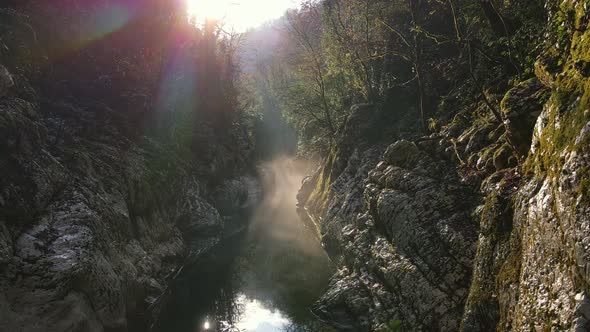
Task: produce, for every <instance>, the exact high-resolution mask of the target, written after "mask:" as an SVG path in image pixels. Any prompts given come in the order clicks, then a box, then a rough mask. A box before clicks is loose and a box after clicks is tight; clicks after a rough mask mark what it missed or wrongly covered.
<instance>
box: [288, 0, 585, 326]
mask: <svg viewBox="0 0 590 332" xmlns="http://www.w3.org/2000/svg"><path fill="white" fill-rule="evenodd" d="M587 5H588V4H587V2H585V1H566V2H564V4H563V5H562V6H561V8H560V9H559V10H558V12H557V13H555V12H554V13H551V15H550V22H551V20H553V19H555V18H556V17H561V16H560V15H561V14H560V11H561V13H564V12H567V13H572V16H570V17H569V19H570V20H571V22H568V24H572V25H573V26H575V27H576V29H577V30H576V31H575V32H574V33H573V39H572V40H571V44H568V45H567V46H565V47H568V48H567V54H559V55H556V54H552V53H549V52H548V53H547V54H545V55H543V57H541V59H539V60H538V61H537V63H536V65H535V67H536V76H537V78H533V79H530V80H527V81H523V82H521V83H518V84H515V85H514V86H513V87H512V88H510V89H509V90H508V91H506V93H505V95H504V96H499V98H500V99H501V100H502V102H501V103H500V106H501V116H502V122H501V123H500V122H498V120H497V118H495V117H494V116H492V114H489V116H487V117H484V118H483V120H482V118H481V117H478V116H476V115H474V112H473V111H472V110H473V109H477V108H478V107H481V104H478V103H477V102H476V103H474V104H473V105H470V109H466V110H465V111H462V112H459V114H458V115H457V116H455V117H454V119H453V120H452V121H450V122H448V123H446V124H443V125H442V126H441V129H440V130H439V131H438V132H437V133H435V134H432V135H431V136H429V137H419V136H416V135H404V134H402V133H397V134H393V135H388V138H382V139H380V140H379V143H378V144H375V143H374V142H373V143H372V142H368V141H367V139H363V137H367V136H366V135H365V134H366V133H367V132H370V131H371V130H373V131H375V130H376V129H374V128H377V127H376V126H371V125H368V126H369V127H368V128H360V129H359V126H362V125H363V124H367V123H371V122H370V121H365V120H362V121H357V120H358V119H364V118H371V117H373V118H377V117H378V116H379V115H378V114H379V112H378V111H376V110H375V109H371V108H370V107H362V108H357V109H356V110H353V113H352V114H351V116H350V118H349V119H348V122H347V124H346V126H345V129H344V130H343V131H342V132H341V133H340V134H341V137H342V138H341V142H340V143H339V144H337V145H336V146H335V147H333V148H332V151H331V153H330V155H329V157H327V159H326V160H325V161H324V163H323V166H322V167H321V168H320V169H319V170H318V171H317V172H316V173H315V174H314V175H313V176H311V177H310V178H308V179H307V181H306V182H305V183H304V184H303V187H302V190H301V192H300V194H299V205H300V211H304V212H305V213H304V215H305V217H306V218H308V219H311V220H315V221H316V224H318V229H319V230H320V231H319V233H320V234H319V235H320V236H321V238H322V239H323V242H324V245H325V247H326V248H327V249H328V252H329V254H330V255H331V256H332V257H333V258H335V259H338V260H339V261H340V264H339V266H340V269H339V271H338V273H337V274H336V275H335V276H334V277H333V279H332V282H331V285H330V288H329V290H328V291H327V292H326V294H325V295H324V297H323V298H322V299H320V300H319V302H318V303H317V304H316V306H315V308H314V311H315V312H316V313H317V314H318V315H320V316H322V317H323V318H325V319H326V320H328V321H331V322H333V324H334V325H335V326H339V327H341V328H342V329H349V330H355V331H357V330H362V331H365V330H366V331H369V330H383V331H389V330H395V329H396V328H399V327H400V326H401V327H402V330H412V331H418V330H423V331H432V330H441V331H457V330H461V331H491V330H496V329H497V330H500V331H512V330H514V331H523V330H527V331H528V330H560V331H563V330H568V331H586V330H588V329H589V328H590V325H589V324H590V323H589V319H590V302H589V300H588V283H589V280H590V279H589V277H588V269H587V261H588V257H587V256H588V252H589V251H588V248H587V245H586V242H587V239H588V225H589V223H590V219H589V216H590V204H589V200H588V198H589V196H588V195H589V187H588V179H589V178H590V174H589V173H588V170H589V167H588V166H589V164H590V151H589V146H590V145H589V144H588V142H589V141H588V139H589V137H590V131H589V130H588V128H589V126H590V122H589V121H590V118H589V116H590V115H589V114H590V113H589V111H588V105H589V101H588V75H587V73H586V74H585V73H583V72H582V71H580V70H581V69H580V68H582V67H583V66H582V65H581V64H582V63H586V62H587V61H588V58H587V54H588V49H589V47H588V40H589V38H590V32H589V31H590V30H589V29H588V26H587V24H586V23H584V22H587V17H588V11H587V10H586V7H587ZM552 27H554V26H553V25H551V24H550V27H549V29H552ZM549 31H550V33H555V34H557V33H560V32H558V31H557V30H549ZM556 57H559V58H560V59H563V60H561V61H562V62H560V63H562V65H561V66H558V67H557V69H556V67H555V66H553V67H551V66H550V65H548V63H555V61H556ZM549 68H552V69H549ZM371 128H373V129H371ZM349 129H350V130H349ZM308 214H309V216H311V217H307V215H308Z"/></svg>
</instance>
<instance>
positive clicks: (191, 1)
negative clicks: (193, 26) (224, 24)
mask: <svg viewBox="0 0 590 332" xmlns="http://www.w3.org/2000/svg"><path fill="white" fill-rule="evenodd" d="M228 5H229V4H228V3H226V2H224V1H223V0H217V1H216V0H187V3H186V12H187V14H188V15H189V17H190V18H194V19H197V20H199V21H201V20H207V19H210V20H223V18H224V17H225V16H226V15H227V14H228V7H229V6H228Z"/></svg>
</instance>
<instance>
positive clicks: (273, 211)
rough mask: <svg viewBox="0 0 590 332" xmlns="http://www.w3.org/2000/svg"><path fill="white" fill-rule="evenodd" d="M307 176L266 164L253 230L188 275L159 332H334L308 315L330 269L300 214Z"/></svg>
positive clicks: (282, 163)
mask: <svg viewBox="0 0 590 332" xmlns="http://www.w3.org/2000/svg"><path fill="white" fill-rule="evenodd" d="M303 172H304V167H303V165H300V164H298V163H295V162H293V161H292V160H291V159H289V158H276V159H275V160H274V161H272V162H268V163H266V164H265V165H263V167H262V174H263V176H262V178H263V187H264V191H263V192H264V197H263V199H262V201H261V202H260V203H259V205H258V206H257V208H256V209H255V210H254V212H253V214H252V215H251V216H250V218H251V219H250V220H249V226H248V229H247V230H246V231H245V232H242V233H240V234H238V235H235V236H233V237H232V238H230V239H228V240H226V241H225V242H224V243H222V244H221V245H218V246H217V248H216V249H214V250H213V251H212V252H211V253H210V254H207V255H206V256H205V257H203V258H202V259H200V261H199V262H198V264H196V265H197V266H198V269H197V268H193V269H192V270H191V271H190V272H187V273H185V275H184V276H183V280H182V283H181V284H180V287H178V286H177V287H176V289H177V291H176V292H175V293H176V294H174V299H173V302H172V304H171V306H172V308H170V306H168V309H169V310H167V311H168V314H167V315H166V317H165V318H164V320H163V321H162V322H161V327H162V328H161V329H160V330H161V331H170V332H189V331H191V332H197V331H203V332H204V331H231V332H233V331H236V332H237V331H244V332H250V331H256V332H278V331H314V332H322V331H326V332H327V331H333V330H332V329H330V328H329V327H328V326H326V325H325V324H323V323H322V322H320V321H319V320H317V319H316V318H315V317H314V315H313V314H312V313H311V311H310V309H309V308H310V307H311V305H312V304H313V303H314V302H315V301H316V300H317V299H318V297H319V296H320V295H321V294H322V293H323V291H324V290H325V288H326V287H327V284H328V279H329V277H330V276H331V274H332V272H333V270H332V269H333V267H332V264H331V262H330V260H329V258H328V257H327V256H326V254H325V252H324V250H323V248H322V247H321V245H320V244H319V242H318V240H317V239H316V236H315V234H314V233H313V232H312V231H311V230H310V229H308V228H307V227H305V225H304V224H303V222H302V221H301V220H300V219H299V217H298V215H297V213H296V210H295V209H296V198H295V196H296V194H297V190H298V189H299V187H300V185H301V180H302V179H303Z"/></svg>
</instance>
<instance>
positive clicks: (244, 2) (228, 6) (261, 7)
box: [185, 0, 301, 32]
mask: <svg viewBox="0 0 590 332" xmlns="http://www.w3.org/2000/svg"><path fill="white" fill-rule="evenodd" d="M185 1H186V8H187V14H188V16H189V18H190V19H191V20H194V21H195V22H196V23H197V24H201V23H203V22H205V21H206V20H216V21H220V22H222V24H223V25H224V26H225V27H227V28H229V29H232V30H234V31H237V32H244V31H246V30H248V29H250V28H255V27H257V26H259V25H261V24H263V23H265V22H268V21H271V20H274V19H277V18H279V17H281V15H283V14H284V13H285V11H286V10H287V9H289V8H295V7H297V5H298V4H299V3H301V0H185Z"/></svg>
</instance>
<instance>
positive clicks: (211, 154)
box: [0, 10, 255, 331]
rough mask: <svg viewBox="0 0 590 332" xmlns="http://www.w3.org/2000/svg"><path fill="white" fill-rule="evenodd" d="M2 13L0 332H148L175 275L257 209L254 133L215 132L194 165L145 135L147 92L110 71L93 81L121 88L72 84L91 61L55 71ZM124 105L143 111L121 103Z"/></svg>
mask: <svg viewBox="0 0 590 332" xmlns="http://www.w3.org/2000/svg"><path fill="white" fill-rule="evenodd" d="M0 14H1V15H4V16H6V17H8V18H10V19H7V20H6V21H3V24H2V27H1V28H2V30H0V33H1V34H0V36H1V38H0V48H1V49H2V52H0V174H1V175H0V330H2V331H129V330H138V331H145V330H147V329H148V326H149V323H150V322H151V321H152V320H153V319H154V316H155V315H157V311H154V308H156V309H157V306H155V307H154V306H153V305H155V304H157V303H158V298H159V296H160V295H161V294H162V293H164V292H165V290H166V287H167V282H168V280H169V279H170V278H172V277H173V276H174V274H175V272H176V271H177V269H178V267H179V266H180V265H181V264H182V263H183V262H184V261H185V260H187V259H190V258H191V257H193V256H195V255H199V254H200V253H201V252H203V251H205V250H207V249H209V248H210V247H212V246H213V245H215V243H217V242H218V241H219V239H220V238H221V237H223V236H224V234H225V232H226V230H230V229H234V228H235V225H228V224H229V223H230V221H228V218H227V216H231V214H232V213H235V212H236V211H240V210H239V209H240V208H242V207H243V205H244V203H245V202H246V201H248V200H249V199H252V198H251V197H248V192H249V191H248V186H252V185H255V183H254V182H253V181H252V180H244V179H239V178H238V179H235V177H238V176H239V175H240V174H243V172H245V171H247V168H248V163H249V159H248V158H249V156H250V154H251V151H252V148H251V146H250V140H249V138H248V137H247V133H246V132H245V131H243V130H242V129H243V128H241V127H240V126H241V124H239V123H238V124H237V125H236V126H237V128H232V129H230V130H228V132H227V133H224V136H219V135H218V134H216V133H215V129H214V128H213V125H212V124H211V123H210V122H205V121H204V122H201V123H200V124H199V125H200V127H199V128H198V129H199V130H198V134H199V137H198V140H199V142H200V143H199V142H197V143H199V144H200V148H199V151H200V154H199V155H198V158H194V156H193V155H191V154H188V155H187V154H183V153H181V152H182V151H181V150H179V149H178V146H177V145H174V144H171V142H170V141H169V140H165V139H162V138H161V137H160V136H158V135H153V134H152V135H149V132H148V130H146V129H145V128H147V127H148V125H149V123H148V124H146V122H148V121H142V122H139V121H137V122H136V120H137V118H136V115H137V113H138V112H136V111H137V108H139V107H138V105H144V104H143V101H144V100H146V99H147V100H154V99H153V98H152V99H150V98H146V97H145V96H144V97H143V99H142V95H141V92H142V91H143V90H142V89H144V88H145V87H144V86H134V85H133V83H135V82H133V81H132V80H131V79H130V81H131V82H128V81H125V80H122V79H120V78H117V77H116V76H115V75H112V73H111V72H107V71H106V70H108V69H109V68H103V69H104V70H105V72H103V73H101V74H103V76H101V77H99V79H97V80H96V81H97V82H99V83H100V82H102V81H108V80H110V84H112V85H111V86H109V87H107V88H105V89H106V90H99V89H97V88H96V86H95V85H91V84H90V83H89V81H90V80H88V77H76V76H75V75H73V74H72V75H69V76H67V74H68V69H69V68H70V66H71V68H74V67H76V68H83V67H84V66H87V67H93V66H94V65H95V63H93V62H92V61H94V58H93V57H91V56H87V55H86V54H82V55H79V56H78V57H76V58H74V60H72V61H71V63H66V64H62V65H61V67H60V66H59V65H57V64H56V65H55V66H50V65H49V63H48V59H47V58H45V59H43V58H44V56H45V54H46V53H40V52H42V51H43V50H42V49H41V45H42V44H43V43H44V42H47V40H41V41H39V40H32V39H30V38H29V35H30V32H31V31H33V32H34V30H32V29H33V27H32V24H33V23H29V22H28V21H27V20H28V18H27V17H25V16H20V15H19V14H17V12H16V11H13V10H6V11H4V10H2V12H0ZM4 16H3V17H4ZM4 23H6V24H7V26H6V27H5V26H4ZM29 30H30V31H29ZM23 36H26V37H27V38H25V37H23ZM37 37H39V38H42V37H40V36H37ZM115 37H116V36H115ZM110 42H111V41H108V40H107V41H106V42H104V43H105V44H106V45H98V46H97V50H100V51H104V52H107V53H108V47H110V46H112V45H110V44H109V43H110ZM105 48H106V49H105ZM91 53H92V52H91ZM27 55H28V56H27ZM33 55H34V56H35V57H36V58H35V59H33V60H31V57H32V56H33ZM91 55H93V56H94V55H96V54H91ZM38 59H41V60H38ZM52 70H55V71H58V70H62V71H63V72H64V73H65V74H62V76H59V74H58V75H56V76H51V75H52V74H54V73H55V71H52ZM72 70H73V69H72ZM109 75H112V76H109ZM48 77H49V78H48ZM54 77H58V78H60V80H57V79H53V78H54ZM90 78H91V79H94V78H95V77H90ZM123 86H131V88H125V89H124V88H122V87H123ZM64 87H65V88H64ZM78 88H79V89H78ZM64 90H65V91H64ZM125 96H131V97H129V99H132V98H134V96H135V99H138V100H139V102H137V101H135V102H128V103H111V102H112V100H114V99H115V98H124V97H125ZM147 108H148V109H152V108H155V106H154V105H147ZM149 115H150V113H144V114H143V116H144V118H147V120H151V119H152V117H150V116H149ZM143 120H146V119H143ZM159 125H160V127H161V126H162V124H161V123H160V124H159ZM129 128H134V129H135V132H132V133H130V131H129V130H128V129H129ZM137 129H139V130H137ZM144 130H145V131H144ZM137 131H139V134H137V133H136V132H137ZM212 143H215V144H212ZM236 165H240V167H236ZM231 178H234V179H233V180H228V179H231ZM214 205H217V206H218V207H219V209H217V208H216V207H215V206H214ZM229 226H231V227H229ZM152 315H154V316H152Z"/></svg>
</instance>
